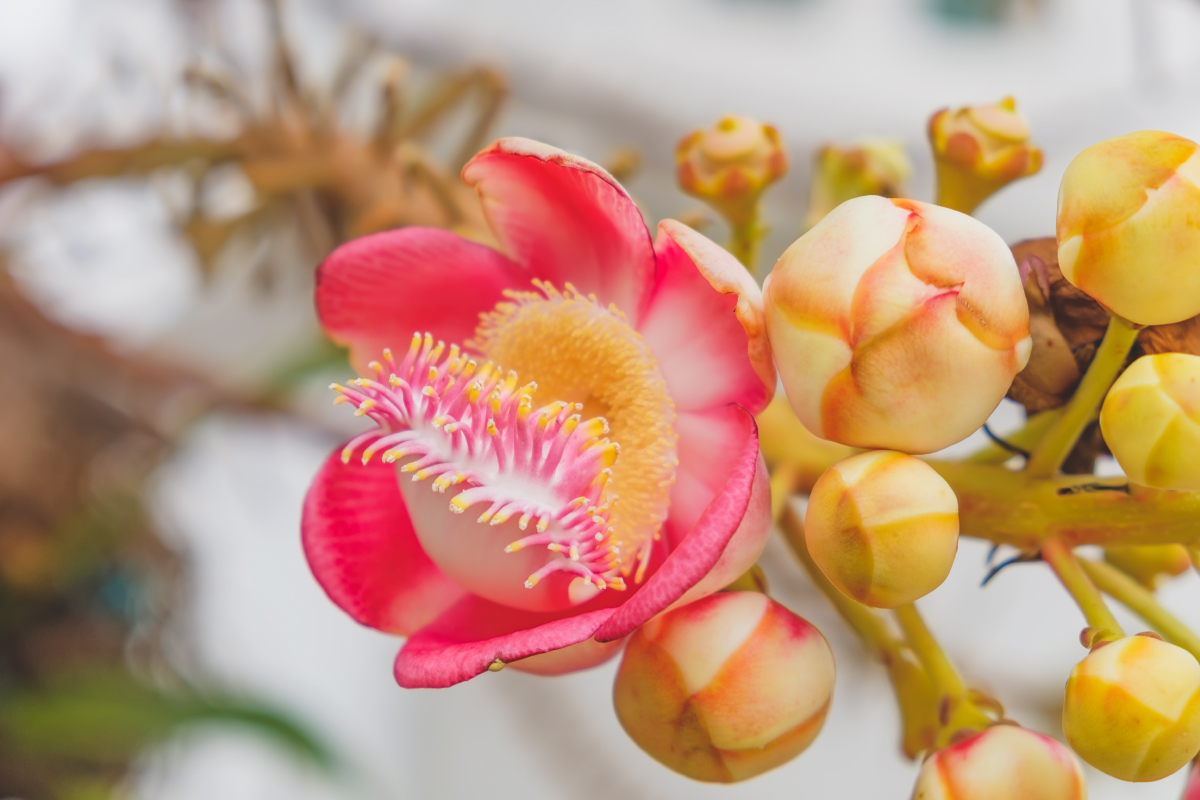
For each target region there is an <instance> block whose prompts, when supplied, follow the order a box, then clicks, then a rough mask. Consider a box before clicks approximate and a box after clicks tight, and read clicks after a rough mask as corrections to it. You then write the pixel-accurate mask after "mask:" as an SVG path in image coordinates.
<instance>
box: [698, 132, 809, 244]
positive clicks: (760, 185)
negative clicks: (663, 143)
mask: <svg viewBox="0 0 1200 800" xmlns="http://www.w3.org/2000/svg"><path fill="white" fill-rule="evenodd" d="M675 165H676V177H677V179H678V181H679V186H680V187H681V188H682V189H683V190H684V191H685V192H687V193H688V194H690V195H692V196H693V197H697V198H699V199H701V200H703V201H705V202H706V203H708V204H709V205H711V206H712V207H713V208H715V209H716V210H717V211H719V212H720V213H721V214H722V215H723V216H724V217H725V218H726V219H727V220H728V221H729V222H730V223H731V224H734V225H737V224H745V223H748V222H751V221H753V219H754V217H755V215H756V214H757V211H758V198H759V197H760V196H761V195H762V193H763V190H764V189H766V188H767V187H768V186H769V185H771V184H772V183H774V182H775V181H777V180H778V179H779V178H781V177H782V176H783V174H784V173H785V172H787V168H788V160H787V153H786V152H784V150H783V141H782V139H780V137H779V131H777V130H775V128H774V127H773V126H771V125H764V124H763V123H761V122H758V121H756V120H752V119H748V118H746V117H736V116H728V117H722V118H721V119H720V120H718V121H717V123H716V124H715V125H713V126H712V127H710V128H701V129H698V130H694V131H692V132H691V133H689V134H688V135H687V136H685V137H683V138H682V139H680V140H679V144H677V145H676V146H675Z"/></svg>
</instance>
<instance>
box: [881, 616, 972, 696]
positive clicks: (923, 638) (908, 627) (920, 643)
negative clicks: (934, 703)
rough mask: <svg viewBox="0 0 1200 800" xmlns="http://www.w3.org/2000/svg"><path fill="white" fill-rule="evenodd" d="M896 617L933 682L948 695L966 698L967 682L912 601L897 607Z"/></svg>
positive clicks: (905, 636) (940, 690) (909, 644)
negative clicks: (964, 681)
mask: <svg viewBox="0 0 1200 800" xmlns="http://www.w3.org/2000/svg"><path fill="white" fill-rule="evenodd" d="M896 621H897V622H899V623H900V627H901V628H902V629H903V630H904V638H905V639H906V640H907V641H908V646H909V647H911V648H912V651H913V652H914V653H916V655H917V660H919V661H920V662H921V665H922V666H924V667H925V670H926V672H928V673H929V677H930V678H932V679H933V684H934V686H936V687H937V688H938V691H939V692H940V693H941V694H942V695H943V696H945V697H952V698H955V699H963V698H965V697H966V696H967V685H966V684H965V683H963V679H962V676H961V675H959V674H958V670H957V669H956V668H955V666H954V663H953V662H952V661H951V660H950V658H949V656H947V655H946V653H945V651H943V650H942V647H941V645H939V644H938V642H937V639H935V638H934V637H933V634H932V633H931V632H930V630H929V628H928V627H927V626H926V625H925V620H923V619H922V618H921V614H920V613H919V612H918V611H917V607H916V606H915V605H913V604H912V603H909V604H908V605H903V606H900V607H899V608H897V609H896Z"/></svg>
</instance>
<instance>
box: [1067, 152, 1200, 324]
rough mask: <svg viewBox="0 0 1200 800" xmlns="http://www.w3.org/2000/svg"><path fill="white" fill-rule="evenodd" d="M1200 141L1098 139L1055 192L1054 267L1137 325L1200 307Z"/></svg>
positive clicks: (1181, 317) (1184, 316) (1182, 315)
mask: <svg viewBox="0 0 1200 800" xmlns="http://www.w3.org/2000/svg"><path fill="white" fill-rule="evenodd" d="M1196 147H1197V145H1196V143H1195V142H1193V141H1191V140H1190V139H1185V138H1183V137H1182V136H1176V135H1174V134H1171V133H1163V132H1162V131H1139V132H1137V133H1130V134H1126V135H1125V136H1118V137H1117V138H1115V139H1108V140H1106V141H1103V142H1100V143H1098V144H1094V145H1092V146H1091V147H1089V148H1087V149H1086V150H1084V151H1083V152H1082V153H1080V154H1079V155H1077V156H1075V159H1074V160H1073V161H1072V162H1071V163H1070V164H1069V165H1068V166H1067V171H1066V172H1064V173H1063V178H1062V183H1061V184H1060V186H1059V189H1058V266H1059V267H1060V268H1061V269H1062V273H1063V276H1064V277H1066V279H1067V280H1068V281H1070V282H1071V283H1072V284H1074V285H1075V286H1077V287H1078V288H1080V289H1082V290H1083V291H1085V292H1087V293H1088V294H1089V295H1091V296H1092V297H1093V298H1095V300H1097V301H1098V302H1099V303H1101V304H1102V305H1104V306H1107V307H1108V308H1109V309H1111V310H1112V311H1114V312H1116V313H1117V314H1120V315H1121V316H1122V317H1125V318H1126V319H1128V320H1131V321H1133V322H1136V323H1138V324H1139V325H1163V324H1166V323H1171V322H1180V321H1182V320H1185V319H1188V318H1190V317H1194V316H1196V315H1197V314H1200V269H1196V264H1197V263H1198V262H1200V226H1198V225H1197V224H1196V222H1195V220H1196V218H1197V216H1200V155H1198V154H1197V153H1196Z"/></svg>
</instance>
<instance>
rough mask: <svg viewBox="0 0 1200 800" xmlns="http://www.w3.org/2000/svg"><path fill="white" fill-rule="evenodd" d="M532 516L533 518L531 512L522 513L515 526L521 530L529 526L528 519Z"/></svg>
mask: <svg viewBox="0 0 1200 800" xmlns="http://www.w3.org/2000/svg"><path fill="white" fill-rule="evenodd" d="M532 518H533V514H529V513H526V514H522V515H521V519H520V520H519V521H518V522H517V527H518V528H520V529H521V530H525V529H526V528H528V527H529V520H531V519H532Z"/></svg>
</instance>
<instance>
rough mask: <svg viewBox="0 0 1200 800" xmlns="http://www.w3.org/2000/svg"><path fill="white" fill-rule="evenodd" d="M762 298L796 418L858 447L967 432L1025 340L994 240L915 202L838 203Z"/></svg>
mask: <svg viewBox="0 0 1200 800" xmlns="http://www.w3.org/2000/svg"><path fill="white" fill-rule="evenodd" d="M763 304H764V308H765V311H766V320H767V333H768V335H769V337H770V340H771V348H772V350H773V351H774V354H775V362H776V365H777V366H778V367H779V374H780V376H781V377H782V379H783V385H784V388H785V389H786V391H787V397H788V401H789V402H790V403H791V404H792V408H793V409H794V410H795V412H796V416H797V417H799V419H800V421H801V422H802V423H803V424H804V427H806V428H807V429H808V430H810V431H812V432H813V433H815V434H817V435H818V436H821V437H822V438H825V439H829V440H831V441H835V442H840V443H842V444H847V445H851V446H854V447H867V448H879V449H887V450H900V451H903V452H906V453H930V452H933V451H935V450H940V449H941V448H943V447H946V446H948V445H951V444H953V443H955V442H957V441H959V440H960V439H963V438H965V437H966V436H968V435H970V434H971V433H972V432H974V431H975V430H976V429H978V428H979V426H980V425H982V424H983V423H984V422H985V421H986V420H987V418H988V415H989V414H990V413H991V412H992V411H993V409H995V408H996V406H997V405H998V404H999V403H1000V400H1001V399H1002V398H1003V397H1004V394H1005V392H1007V391H1008V387H1009V384H1011V383H1012V380H1013V377H1014V376H1015V375H1016V374H1017V372H1019V371H1020V370H1021V368H1022V367H1024V366H1025V363H1026V361H1028V359H1029V352H1030V349H1031V347H1032V343H1031V340H1030V338H1029V307H1028V306H1027V305H1026V302H1025V293H1024V290H1023V288H1022V286H1021V278H1020V275H1019V273H1018V271H1017V265H1016V262H1015V261H1013V256H1012V252H1011V251H1010V250H1009V249H1008V247H1007V246H1006V245H1005V244H1004V240H1003V239H1001V238H1000V237H999V236H998V235H997V234H996V233H995V232H994V231H992V229H990V228H988V227H987V226H986V225H984V224H983V223H981V222H978V221H976V220H974V219H972V218H971V217H968V216H967V215H966V214H960V213H958V212H957V211H951V210H949V209H946V208H940V207H938V206H932V205H929V204H927V203H921V202H918V201H916V200H887V199H884V198H882V197H859V198H856V199H854V200H849V201H847V202H845V203H842V204H841V205H840V206H838V207H837V208H836V209H834V211H832V212H831V213H830V214H829V215H828V216H827V217H825V219H823V220H821V222H820V223H818V224H817V226H816V227H814V228H813V229H812V230H810V231H809V232H808V233H806V234H804V235H803V236H801V237H800V238H799V239H797V240H796V241H795V242H794V243H793V244H792V246H791V247H789V248H788V249H787V251H785V252H784V254H783V255H782V256H781V257H780V259H779V261H778V262H777V263H776V264H775V269H774V270H773V271H772V273H771V275H770V277H769V278H768V279H767V283H766V284H765V285H764V286H763Z"/></svg>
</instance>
